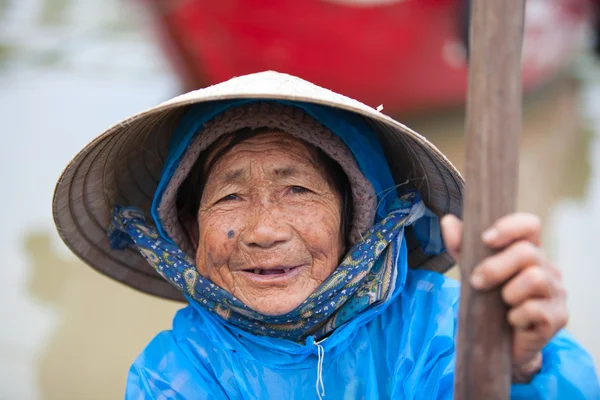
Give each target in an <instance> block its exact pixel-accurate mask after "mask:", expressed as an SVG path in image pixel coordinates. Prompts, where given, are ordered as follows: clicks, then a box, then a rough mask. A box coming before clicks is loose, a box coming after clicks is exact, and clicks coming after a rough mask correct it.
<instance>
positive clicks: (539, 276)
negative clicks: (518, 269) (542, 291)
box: [527, 267, 548, 288]
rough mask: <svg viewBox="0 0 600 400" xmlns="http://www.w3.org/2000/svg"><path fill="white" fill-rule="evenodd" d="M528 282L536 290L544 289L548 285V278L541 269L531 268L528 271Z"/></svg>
mask: <svg viewBox="0 0 600 400" xmlns="http://www.w3.org/2000/svg"><path fill="white" fill-rule="evenodd" d="M527 280H528V281H529V283H530V284H531V285H532V286H534V287H536V288H540V287H544V286H546V285H547V284H548V278H547V277H546V274H544V272H543V271H542V269H541V268H540V267H529V268H528V270H527Z"/></svg>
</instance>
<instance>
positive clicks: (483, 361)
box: [454, 0, 524, 400]
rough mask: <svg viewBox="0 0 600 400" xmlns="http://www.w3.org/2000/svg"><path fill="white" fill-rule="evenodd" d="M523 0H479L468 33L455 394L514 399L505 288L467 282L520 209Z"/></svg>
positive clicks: (491, 399)
mask: <svg viewBox="0 0 600 400" xmlns="http://www.w3.org/2000/svg"><path fill="white" fill-rule="evenodd" d="M523 23H524V0H473V1H472V5H471V24H470V34H469V89H468V97H467V123H466V126H467V162H466V171H465V172H466V182H467V187H466V194H465V201H464V211H463V217H464V236H463V245H462V252H461V271H462V277H463V279H462V281H463V284H462V289H461V300H460V319H459V333H458V349H457V367H456V378H455V388H454V390H455V392H454V398H455V399H456V400H466V399H477V400H481V399H485V400H495V399H498V400H499V399H508V398H509V394H510V382H511V330H510V327H509V325H508V323H507V321H506V307H505V305H504V304H503V302H502V299H501V297H500V291H499V290H494V291H491V292H479V291H477V290H474V289H473V288H472V287H471V286H470V285H469V280H468V278H469V277H470V275H471V272H472V270H473V269H474V267H475V266H477V265H478V264H479V263H480V262H481V260H483V258H485V257H487V256H489V255H491V254H492V252H491V251H490V250H488V249H486V248H485V247H484V246H483V243H482V241H481V234H482V233H483V231H484V230H485V229H486V228H488V227H490V226H491V225H492V223H493V222H494V221H496V220H497V219H498V218H499V217H501V216H503V215H505V214H507V213H511V212H514V211H515V203H516V194H517V193H516V191H517V173H518V171H517V168H518V141H519V135H520V132H521V101H522V99H521V97H522V94H521V48H522V41H523Z"/></svg>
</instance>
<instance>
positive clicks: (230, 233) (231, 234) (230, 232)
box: [227, 231, 235, 239]
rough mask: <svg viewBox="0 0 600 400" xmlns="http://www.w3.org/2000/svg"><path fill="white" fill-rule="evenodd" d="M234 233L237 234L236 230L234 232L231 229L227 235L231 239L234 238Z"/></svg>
mask: <svg viewBox="0 0 600 400" xmlns="http://www.w3.org/2000/svg"><path fill="white" fill-rule="evenodd" d="M234 235H235V232H234V231H229V232H227V237H228V238H229V239H231V238H232V237H233V236H234Z"/></svg>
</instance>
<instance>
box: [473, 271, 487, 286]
mask: <svg viewBox="0 0 600 400" xmlns="http://www.w3.org/2000/svg"><path fill="white" fill-rule="evenodd" d="M470 281H471V286H473V287H474V288H475V289H481V288H482V287H483V285H484V284H485V279H483V276H482V275H481V274H479V273H477V272H474V273H473V275H471V279H470Z"/></svg>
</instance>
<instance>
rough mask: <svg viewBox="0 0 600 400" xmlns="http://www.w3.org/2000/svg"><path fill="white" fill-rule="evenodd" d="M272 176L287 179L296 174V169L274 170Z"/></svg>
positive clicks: (283, 168)
mask: <svg viewBox="0 0 600 400" xmlns="http://www.w3.org/2000/svg"><path fill="white" fill-rule="evenodd" d="M273 174H274V175H275V176H277V177H278V178H288V177H290V176H294V175H297V174H298V169H297V168H294V167H282V168H275V169H274V170H273Z"/></svg>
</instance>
